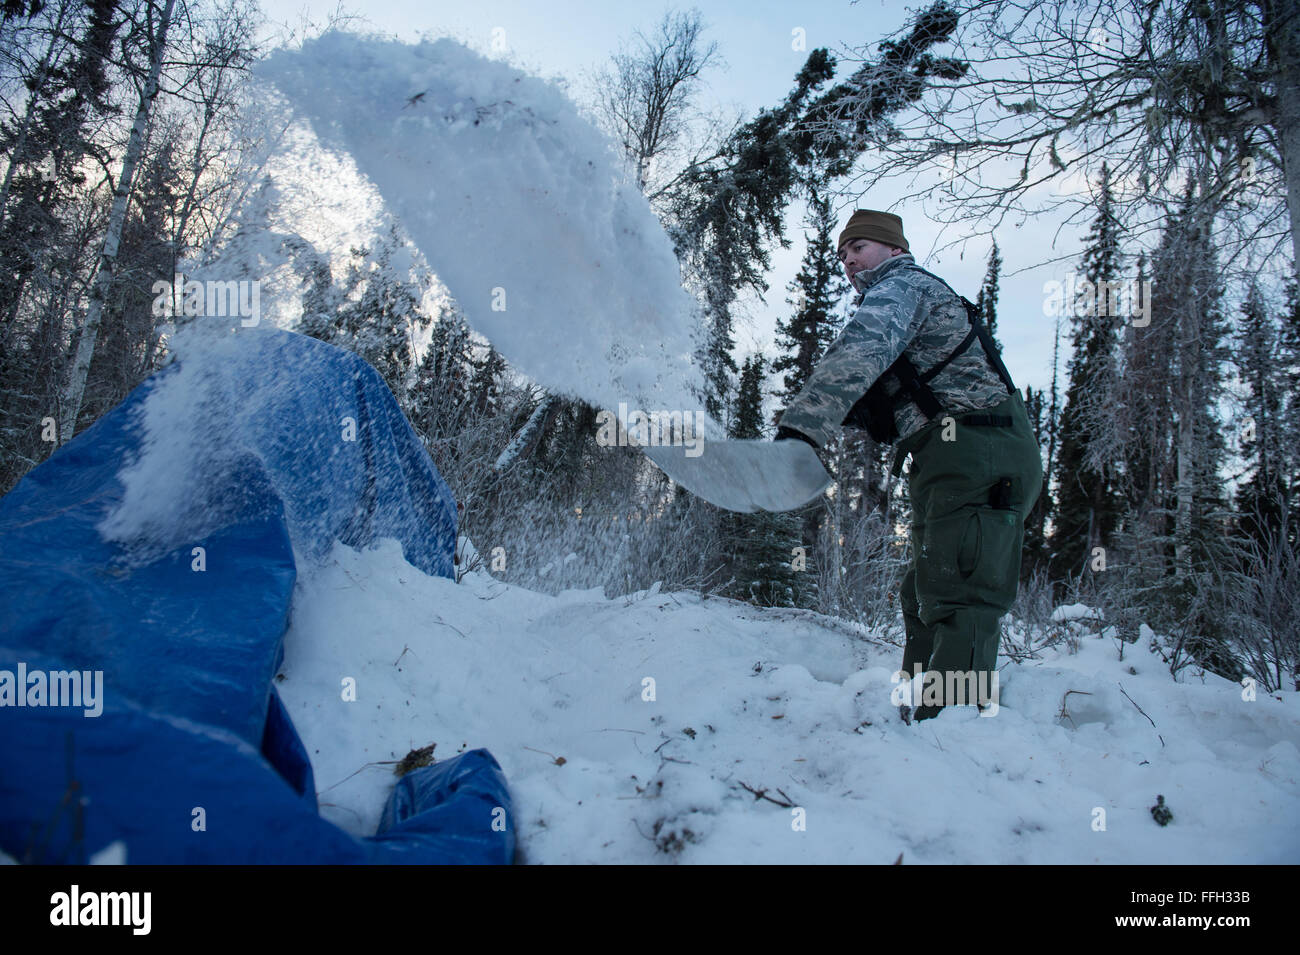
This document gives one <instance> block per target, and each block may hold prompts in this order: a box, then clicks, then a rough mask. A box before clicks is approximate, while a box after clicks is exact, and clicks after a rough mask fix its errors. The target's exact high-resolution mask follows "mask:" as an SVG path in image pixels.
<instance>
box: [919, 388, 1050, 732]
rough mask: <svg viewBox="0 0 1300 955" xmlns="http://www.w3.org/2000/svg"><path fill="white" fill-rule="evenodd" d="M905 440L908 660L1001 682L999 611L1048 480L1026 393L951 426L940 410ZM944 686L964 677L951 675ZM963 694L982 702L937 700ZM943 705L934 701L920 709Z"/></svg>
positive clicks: (1007, 601) (928, 712)
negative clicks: (909, 557)
mask: <svg viewBox="0 0 1300 955" xmlns="http://www.w3.org/2000/svg"><path fill="white" fill-rule="evenodd" d="M1008 425H1009V426H1008ZM898 449H899V450H898V454H899V455H900V460H901V455H903V454H905V453H907V452H911V455H912V466H911V470H910V471H909V473H908V491H909V493H910V495H911V499H912V566H911V568H910V569H909V570H908V572H907V574H906V575H905V576H904V577H903V584H902V593H901V594H900V595H899V596H900V603H901V604H902V609H903V623H904V626H905V628H906V631H907V646H906V649H905V650H904V652H903V669H904V671H906V673H907V675H908V676H909V677H910V676H912V675H913V674H914V673H915V672H916V669H917V668H918V667H919V669H920V670H921V671H923V672H924V671H927V670H932V671H938V673H943V674H949V673H954V672H957V671H960V672H962V673H964V674H972V675H973V677H974V678H975V679H977V680H978V679H982V680H984V681H985V682H984V684H983V685H984V686H986V687H989V686H996V684H995V683H994V682H993V679H994V678H993V671H994V670H996V665H997V656H998V643H999V641H1000V639H1001V629H1000V627H999V625H998V620H999V618H1001V617H1002V616H1003V615H1004V614H1005V613H1006V612H1007V611H1008V610H1010V609H1011V605H1012V603H1013V602H1014V601H1015V599H1016V589H1017V587H1018V585H1019V582H1020V551H1021V546H1022V544H1023V541H1024V530H1025V516H1026V515H1027V514H1028V513H1029V509H1030V508H1032V507H1033V506H1034V501H1035V500H1037V498H1038V493H1039V490H1040V489H1041V487H1042V482H1043V466H1042V461H1041V459H1040V457H1039V450H1038V442H1037V441H1035V440H1034V434H1033V430H1032V428H1031V427H1030V424H1029V416H1028V415H1027V414H1026V412H1025V406H1024V402H1023V401H1022V400H1021V398H1020V394H1019V393H1016V394H1014V395H1008V396H1007V398H1006V399H1005V400H1004V401H1003V402H1002V403H1001V404H999V405H998V406H997V407H995V408H989V409H986V410H984V411H980V412H971V413H969V414H964V415H954V416H953V421H952V422H949V423H948V424H947V425H946V426H945V421H944V419H943V418H938V419H936V420H934V421H932V422H931V423H930V424H928V425H926V426H925V427H924V428H922V429H921V430H920V431H918V432H917V433H916V434H914V435H911V436H910V437H908V438H906V439H904V440H903V441H901V442H899V445H898ZM1007 479H1009V481H1008V480H1007ZM936 675H937V674H936ZM944 685H945V686H946V687H949V688H951V687H952V686H954V685H962V682H961V681H956V682H955V683H954V681H953V680H952V678H951V677H947V678H945V680H944ZM964 685H965V686H967V687H970V686H974V685H976V684H975V683H966V684H964ZM950 695H951V693H950ZM916 702H920V701H916ZM955 702H975V701H974V700H973V699H969V698H964V697H963V698H959V699H950V698H946V697H945V698H944V700H943V703H940V704H939V705H940V706H942V705H944V704H945V703H948V704H950V703H955ZM935 712H937V709H930V708H929V707H926V708H925V711H919V712H918V716H920V717H922V718H924V717H925V716H932V715H934V713H935Z"/></svg>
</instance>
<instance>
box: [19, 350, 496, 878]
mask: <svg viewBox="0 0 1300 955" xmlns="http://www.w3.org/2000/svg"><path fill="white" fill-rule="evenodd" d="M216 351H217V354H216V357H215V358H214V357H213V356H211V355H209V356H208V357H207V359H206V360H205V361H199V360H197V359H195V360H193V367H186V366H185V364H184V363H177V364H175V365H172V366H171V367H169V368H167V369H166V370H164V371H163V372H160V373H159V374H157V375H155V376H153V377H152V378H150V379H149V380H148V381H146V382H145V383H144V384H142V385H141V386H140V387H139V388H137V389H136V390H135V391H134V392H132V394H131V395H130V396H129V397H128V398H127V400H126V401H124V402H123V403H122V404H121V405H119V406H118V407H117V408H116V409H114V410H113V411H112V412H110V413H109V414H107V415H105V416H104V417H103V418H101V419H100V420H99V421H98V422H96V423H95V424H94V425H93V426H92V427H90V428H88V429H87V430H86V431H85V432H84V433H82V434H81V435H78V436H77V438H76V439H75V440H73V441H71V442H69V444H68V445H67V446H66V447H64V448H63V449H61V450H60V451H59V452H58V453H56V454H54V455H53V456H52V457H51V458H50V459H49V460H48V461H46V462H45V463H43V464H42V465H40V466H39V467H37V468H36V469H34V470H33V471H32V472H31V473H30V474H28V475H27V476H26V477H25V478H24V479H23V481H22V482H21V483H20V484H19V485H18V486H17V487H16V488H14V489H13V490H12V491H11V492H10V493H9V494H8V495H6V496H5V497H4V498H3V499H0V849H3V850H4V851H5V852H7V853H8V854H9V855H11V856H13V857H15V858H17V859H19V860H20V861H33V862H81V861H84V860H85V859H86V858H87V857H88V856H89V855H91V854H93V853H95V852H97V851H99V850H101V849H103V848H105V847H106V846H108V845H109V844H111V843H114V842H117V841H121V842H123V843H125V845H126V850H127V861H128V862H129V863H142V864H143V863H148V864H153V863H248V862H255V863H256V862H263V863H348V862H357V863H384V862H401V863H489V862H496V863H504V862H509V861H510V860H511V859H512V857H513V855H514V839H515V834H514V826H513V819H512V815H511V812H510V802H509V793H508V790H507V787H506V782H505V778H504V775H503V774H502V772H501V769H500V767H499V766H498V765H497V763H496V761H495V760H494V759H493V758H492V756H491V754H489V753H488V752H487V751H486V750H481V749H480V750H473V751H471V752H468V753H464V754H462V755H460V756H458V757H456V758H455V759H451V760H447V761H446V762H440V763H437V764H435V765H433V766H429V767H426V768H423V769H418V770H415V771H414V772H412V773H409V774H407V775H406V776H404V777H403V778H402V779H401V780H400V781H399V782H398V784H397V786H396V787H395V789H394V792H393V795H392V797H391V798H390V802H389V804H388V806H387V807H386V809H385V811H384V814H383V820H382V822H381V824H380V827H379V832H377V833H376V834H375V835H374V836H372V837H369V838H365V839H359V838H355V837H353V836H351V835H349V834H347V833H345V832H343V831H342V830H340V829H339V828H337V827H336V826H334V825H333V824H331V823H329V822H327V821H325V820H324V819H322V818H321V817H320V816H319V814H318V812H317V805H316V791H315V784H314V780H313V777H312V771H311V764H310V761H309V759H308V757H307V753H306V751H305V749H304V748H303V745H302V742H301V740H300V739H299V737H298V734H297V733H296V732H295V730H294V727H293V724H292V722H291V721H290V719H289V717H288V714H287V713H286V712H285V710H284V708H283V706H282V705H281V703H280V700H279V697H278V695H277V694H276V692H275V686H274V677H275V674H276V672H277V670H278V668H279V665H280V663H281V660H282V655H283V644H282V641H283V636H284V632H285V628H286V626H287V623H288V618H289V610H290V601H291V596H292V593H293V585H294V580H295V576H296V564H295V551H296V552H297V555H298V557H299V558H300V559H304V560H311V559H315V558H317V557H319V556H321V555H322V554H324V553H326V552H327V551H328V549H329V548H330V547H331V546H332V544H333V542H334V541H335V540H342V541H343V542H344V543H347V544H350V545H353V546H364V545H366V544H369V543H370V542H372V541H373V540H375V539H376V538H379V537H393V538H396V539H397V540H399V541H400V542H401V544H402V549H403V553H404V554H405V556H406V558H407V560H409V561H410V562H411V563H412V564H414V565H415V566H417V567H419V568H420V569H421V570H423V571H425V572H426V573H429V574H436V575H441V576H446V577H450V576H452V573H453V570H452V566H453V564H452V555H453V550H454V544H455V536H456V504H455V501H454V499H453V497H452V494H451V492H450V490H449V489H448V488H447V486H446V484H445V483H444V482H443V481H442V479H441V477H440V476H439V475H438V472H437V470H436V469H435V467H434V465H433V462H432V461H431V460H430V459H429V456H428V454H427V453H426V452H425V450H424V447H423V446H422V444H421V443H420V440H419V439H418V437H417V436H416V435H415V433H414V432H413V431H412V429H411V426H410V424H409V423H408V422H407V421H406V419H405V418H404V417H403V415H402V413H401V411H400V409H399V408H398V406H397V403H396V401H395V400H394V399H393V396H392V393H391V392H390V391H389V390H388V388H387V386H386V385H385V384H384V382H383V379H382V378H380V377H379V375H378V374H377V373H376V372H375V371H374V370H373V369H372V368H371V367H370V366H369V365H367V364H366V363H365V362H364V361H362V360H361V359H359V358H357V357H356V356H355V355H353V354H351V353H349V352H347V351H344V350H342V349H339V348H336V347H334V346H331V345H327V344H324V343H322V342H318V341H316V340H314V339H311V338H307V337H304V336H301V335H296V334H293V333H289V332H278V331H265V330H262V329H256V330H252V329H250V330H241V331H240V332H239V334H238V335H233V336H231V337H230V338H229V340H227V341H224V342H222V343H221V344H220V347H219V349H217V350H216ZM187 363H188V362H187ZM151 396H152V399H153V401H152V404H150V403H149V402H150V398H151ZM169 408H174V409H175V410H176V412H177V414H179V415H180V416H181V417H182V418H183V424H182V425H181V426H180V427H176V428H174V429H173V430H174V432H175V434H174V435H173V437H175V436H176V435H179V436H180V437H179V438H177V439H176V440H175V441H173V442H172V443H169V440H170V439H169V437H168V429H167V427H166V426H165V425H166V424H167V421H166V414H165V412H166V411H167V409H169ZM160 409H161V410H162V411H163V412H164V414H163V415H162V417H161V418H160V417H159V411H160ZM160 422H161V423H160ZM178 458H183V459H184V460H178ZM136 462H139V463H140V464H141V466H142V467H147V466H150V465H152V464H158V463H160V462H162V463H165V464H166V475H165V480H163V481H162V482H161V483H159V484H158V487H157V491H158V495H159V496H160V499H162V500H163V501H164V502H165V505H166V506H164V507H163V508H161V509H160V511H159V514H157V515H154V516H153V517H152V518H149V517H148V515H146V518H145V519H140V520H138V521H136V522H135V524H134V525H132V523H131V522H130V521H127V522H126V524H125V525H122V526H126V527H128V528H132V527H133V528H134V529H133V530H130V532H129V533H124V532H123V531H121V530H120V527H119V530H117V531H116V532H115V533H114V534H112V535H110V536H107V537H106V535H105V533H104V531H103V528H104V527H107V526H109V525H108V524H105V518H106V517H108V516H109V515H110V514H111V513H114V512H115V510H116V509H117V508H118V506H119V504H121V502H122V501H123V499H124V498H125V497H128V495H127V491H126V483H125V481H124V478H123V466H124V465H130V464H133V463H136ZM156 477H157V475H149V474H145V475H144V479H145V483H144V486H145V487H148V480H152V479H155V478H156ZM136 503H139V502H136ZM148 503H149V501H148V495H146V496H145V504H146V505H147V504H148ZM146 510H147V508H146ZM197 548H202V550H201V551H199V550H197ZM200 567H201V568H202V569H198V568H200ZM96 671H99V672H101V673H102V696H101V698H100V700H99V701H98V705H100V706H102V712H101V713H100V714H99V715H97V716H94V715H87V713H88V708H87V705H86V704H87V701H86V699H85V698H83V700H82V705H81V706H52V705H18V704H19V703H20V702H21V703H24V704H28V703H37V702H44V703H50V702H54V700H53V695H54V694H53V691H52V689H50V688H49V687H46V692H45V693H44V694H42V696H43V697H44V699H43V700H41V699H40V698H38V696H37V695H36V694H37V691H38V688H39V686H40V685H41V684H43V683H46V682H47V680H48V681H50V682H52V681H54V680H55V679H59V680H60V682H61V684H62V687H63V689H64V690H70V688H71V686H72V683H71V680H72V678H71V676H68V677H66V678H62V677H58V678H56V677H55V676H53V675H52V674H55V673H64V674H71V673H73V672H77V673H79V674H92V676H91V677H90V678H89V679H88V680H87V687H86V689H87V691H89V692H93V686H94V679H95V678H94V677H93V674H94V673H95V672H96ZM20 682H21V684H22V685H19V684H20ZM6 691H8V695H6ZM23 691H25V693H24V692H23ZM200 821H201V822H202V823H203V825H202V827H200V825H199V822H200Z"/></svg>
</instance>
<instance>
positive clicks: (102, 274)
mask: <svg viewBox="0 0 1300 955" xmlns="http://www.w3.org/2000/svg"><path fill="white" fill-rule="evenodd" d="M175 5H176V0H166V5H165V6H164V7H163V11H162V17H161V18H160V19H159V21H158V33H157V35H156V36H154V37H153V38H152V47H153V48H152V50H150V63H149V77H148V80H147V81H146V82H145V85H144V89H143V90H142V91H141V93H140V103H139V106H137V108H136V111H135V122H134V123H133V124H132V126H131V136H130V138H129V139H128V140H127V145H126V155H125V156H124V157H123V159H122V172H121V175H120V176H118V180H117V187H116V188H115V189H114V190H113V207H112V210H111V211H110V212H109V216H108V231H107V233H106V234H105V236H104V246H103V250H102V251H101V252H100V254H99V270H98V272H96V274H95V284H94V286H93V287H92V288H91V291H90V301H89V304H88V305H87V308H86V323H85V326H84V327H83V328H82V330H81V337H80V339H79V340H78V341H77V357H76V359H75V360H74V362H73V365H72V372H71V374H70V376H69V378H68V384H67V388H66V389H65V391H64V394H63V413H62V416H61V420H60V422H59V444H61V445H62V444H66V443H67V442H68V441H70V440H72V436H73V432H74V431H75V430H76V426H77V415H78V414H79V413H80V412H81V401H82V397H83V396H84V395H85V392H86V378H87V376H88V375H89V374H90V362H91V359H92V358H94V356H95V342H96V341H97V339H98V338H99V326H100V323H101V322H102V321H103V315H104V302H105V300H106V299H107V298H108V291H109V287H110V285H111V284H112V281H113V268H114V266H115V265H116V263H117V250H118V245H119V243H120V242H121V241H122V228H123V226H124V225H125V224H126V211H127V206H128V204H129V203H130V200H131V187H132V185H133V183H134V180H135V170H136V166H137V165H139V162H140V155H141V154H142V153H143V152H144V142H145V130H146V129H147V128H148V126H149V117H150V114H151V113H152V111H153V102H154V100H155V99H156V98H157V96H158V77H159V76H160V74H161V73H162V61H163V54H164V53H165V51H166V49H167V30H168V27H169V26H170V25H171V16H172V8H173V7H174V6H175Z"/></svg>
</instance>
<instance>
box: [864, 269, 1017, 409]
mask: <svg viewBox="0 0 1300 955" xmlns="http://www.w3.org/2000/svg"><path fill="white" fill-rule="evenodd" d="M912 268H914V269H916V270H917V271H918V272H924V273H925V274H926V275H928V276H930V278H932V279H934V280H935V281H936V282H938V283H939V284H940V285H942V286H943V287H944V288H946V289H947V290H948V291H949V292H952V294H953V295H955V296H956V297H957V299H958V300H959V301H960V302H961V304H962V305H963V306H964V307H965V309H966V319H967V321H969V322H970V325H971V330H970V333H969V334H968V335H967V336H966V337H965V338H964V339H962V342H961V344H960V345H958V346H957V347H956V348H954V349H953V350H952V353H951V354H949V355H948V357H947V358H945V359H943V361H941V362H939V363H938V364H937V365H935V366H934V367H933V368H930V369H928V370H927V371H925V372H923V373H922V374H920V375H917V374H916V367H915V366H914V365H912V363H911V361H907V365H908V367H909V368H910V369H911V374H910V375H909V377H910V378H911V387H909V382H908V381H906V380H904V378H903V376H902V375H899V374H898V369H897V368H895V367H894V365H891V366H890V369H889V370H890V371H892V372H894V374H895V375H897V376H898V380H899V383H900V384H901V385H902V386H903V387H902V388H901V389H900V391H899V393H898V396H897V399H896V403H897V404H901V403H902V402H904V401H907V400H908V399H909V398H910V399H911V400H912V401H915V402H916V405H917V407H918V408H920V409H921V411H922V412H924V413H925V416H926V417H927V418H933V417H935V415H937V414H938V413H939V411H938V410H936V411H933V412H932V411H930V410H928V408H936V409H939V410H942V406H941V405H940V404H939V401H938V399H937V398H936V397H935V395H934V391H933V390H932V389H931V388H930V386H929V382H930V381H932V380H933V379H934V378H935V376H937V375H938V374H939V372H941V371H943V370H944V369H945V368H947V367H948V365H949V364H950V363H951V362H952V361H953V359H955V358H956V357H957V356H958V355H960V354H962V353H963V352H964V351H966V349H967V348H969V347H970V346H971V343H972V342H974V341H975V340H976V339H979V343H980V346H981V347H982V348H983V349H984V357H985V358H986V359H987V360H988V363H989V366H990V367H991V368H992V369H993V371H994V372H995V373H996V374H997V376H998V378H999V380H1001V382H1002V384H1003V385H1004V386H1005V387H1006V389H1007V393H1008V394H1015V392H1016V386H1015V384H1014V383H1013V382H1012V380H1011V374H1010V372H1008V371H1007V366H1006V365H1004V364H1003V363H1002V355H1001V353H999V351H998V347H997V345H996V343H994V341H993V335H992V334H991V333H990V332H989V330H988V329H987V328H986V327H985V326H984V323H983V322H981V321H980V318H979V306H978V305H976V304H975V303H974V302H972V301H971V300H970V299H968V298H967V297H966V296H965V295H960V294H958V293H957V291H956V290H955V289H954V288H953V287H952V286H951V285H949V284H948V283H947V282H945V281H944V280H943V279H941V278H939V276H937V275H935V274H934V273H933V272H931V271H929V270H928V269H923V268H921V266H919V265H917V264H915V263H912ZM902 360H906V359H904V358H903V357H902V356H900V361H902ZM897 364H898V363H897V362H895V365H897Z"/></svg>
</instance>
